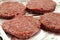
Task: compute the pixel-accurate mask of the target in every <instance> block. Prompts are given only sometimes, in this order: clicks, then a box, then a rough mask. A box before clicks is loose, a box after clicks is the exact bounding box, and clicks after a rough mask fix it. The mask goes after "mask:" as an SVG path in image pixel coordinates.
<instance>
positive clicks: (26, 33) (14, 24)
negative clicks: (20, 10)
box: [2, 16, 40, 38]
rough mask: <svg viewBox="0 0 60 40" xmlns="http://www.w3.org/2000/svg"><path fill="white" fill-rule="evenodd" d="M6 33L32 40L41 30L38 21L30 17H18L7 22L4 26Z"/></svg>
mask: <svg viewBox="0 0 60 40" xmlns="http://www.w3.org/2000/svg"><path fill="white" fill-rule="evenodd" d="M2 27H3V29H4V30H5V32H7V33H9V34H12V35H14V36H16V37H18V38H30V37H31V36H33V35H34V34H35V33H37V32H38V31H39V30H40V22H39V20H38V19H34V18H33V17H28V16H18V17H16V18H14V19H12V20H7V21H5V22H4V23H3V24H2Z"/></svg>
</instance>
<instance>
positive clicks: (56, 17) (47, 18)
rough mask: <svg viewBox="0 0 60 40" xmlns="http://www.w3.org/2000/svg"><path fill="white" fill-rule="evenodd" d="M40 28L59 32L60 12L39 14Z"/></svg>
mask: <svg viewBox="0 0 60 40" xmlns="http://www.w3.org/2000/svg"><path fill="white" fill-rule="evenodd" d="M41 23H42V28H43V29H46V30H48V31H52V32H60V14H59V13H47V14H44V15H42V16H41Z"/></svg>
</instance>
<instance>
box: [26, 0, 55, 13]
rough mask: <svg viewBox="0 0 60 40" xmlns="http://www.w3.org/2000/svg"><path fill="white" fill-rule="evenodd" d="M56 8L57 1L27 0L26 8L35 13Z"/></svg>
mask: <svg viewBox="0 0 60 40" xmlns="http://www.w3.org/2000/svg"><path fill="white" fill-rule="evenodd" d="M55 8H56V3H55V2H54V1H52V0H30V1H28V2H27V5H26V10H27V11H29V12H34V13H36V14H37V13H47V12H52V11H54V10H55Z"/></svg>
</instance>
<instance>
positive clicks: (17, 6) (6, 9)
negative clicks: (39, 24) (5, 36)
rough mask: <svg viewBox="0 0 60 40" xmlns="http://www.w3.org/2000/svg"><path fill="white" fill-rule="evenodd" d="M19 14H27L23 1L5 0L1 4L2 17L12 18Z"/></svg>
mask: <svg viewBox="0 0 60 40" xmlns="http://www.w3.org/2000/svg"><path fill="white" fill-rule="evenodd" d="M19 14H20V15H24V14H25V6H24V5H23V4H22V3H18V2H4V3H2V4H0V18H5V19H10V18H13V17H15V16H16V15H19Z"/></svg>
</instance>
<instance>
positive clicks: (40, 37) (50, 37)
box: [0, 0, 60, 40]
mask: <svg viewBox="0 0 60 40" xmlns="http://www.w3.org/2000/svg"><path fill="white" fill-rule="evenodd" d="M6 1H17V2H21V3H23V4H24V5H26V4H27V1H29V0H0V3H3V2H6ZM53 1H55V2H56V3H57V6H56V9H55V11H54V12H58V13H59V12H60V0H53ZM26 15H27V16H32V15H33V14H28V13H26ZM39 17H40V15H39V16H34V18H39ZM3 21H4V20H3V19H0V25H1V24H2V22H3ZM0 31H1V30H0ZM0 35H2V34H0ZM2 37H4V35H3V36H2ZM9 39H10V38H9ZM4 40H5V39H4ZM7 40H8V39H7ZM10 40H11V39H10ZM27 40H60V35H57V34H55V33H50V32H46V31H44V30H42V29H41V30H40V32H39V33H38V34H36V35H35V36H33V37H32V38H29V39H27Z"/></svg>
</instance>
